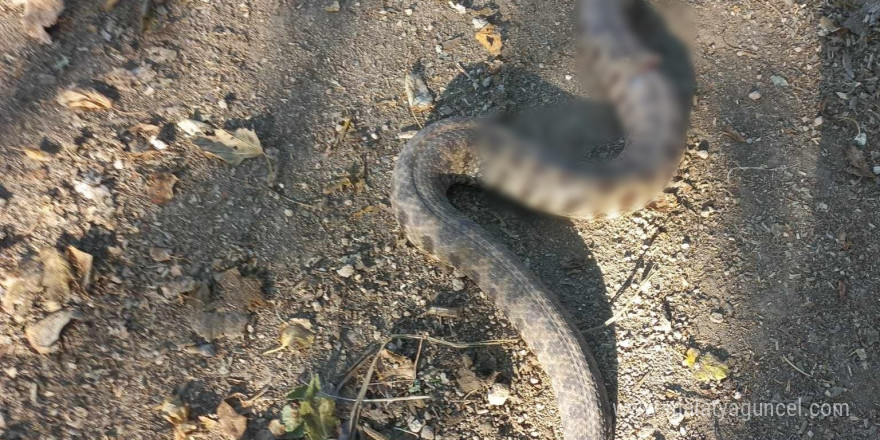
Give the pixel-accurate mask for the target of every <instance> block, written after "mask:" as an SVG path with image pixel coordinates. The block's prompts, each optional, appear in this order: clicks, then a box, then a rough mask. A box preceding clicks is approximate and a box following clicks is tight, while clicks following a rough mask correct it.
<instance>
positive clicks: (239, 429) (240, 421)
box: [217, 400, 247, 440]
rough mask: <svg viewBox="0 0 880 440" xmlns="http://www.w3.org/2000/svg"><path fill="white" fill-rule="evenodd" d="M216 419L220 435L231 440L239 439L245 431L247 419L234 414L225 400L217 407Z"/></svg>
mask: <svg viewBox="0 0 880 440" xmlns="http://www.w3.org/2000/svg"><path fill="white" fill-rule="evenodd" d="M217 419H218V426H219V427H220V433H221V434H223V435H224V436H225V437H226V438H229V439H231V440H238V439H240V438H241V437H242V436H244V432H245V431H246V430H247V417H245V416H243V415H241V414H239V413H237V412H235V409H233V408H232V406H230V405H229V404H228V403H226V401H225V400H224V401H222V402H220V406H218V407H217Z"/></svg>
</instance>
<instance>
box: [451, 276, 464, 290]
mask: <svg viewBox="0 0 880 440" xmlns="http://www.w3.org/2000/svg"><path fill="white" fill-rule="evenodd" d="M452 290H454V291H456V292H461V291H462V290H464V281H462V280H461V278H453V280H452Z"/></svg>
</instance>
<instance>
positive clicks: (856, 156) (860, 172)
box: [846, 145, 877, 178]
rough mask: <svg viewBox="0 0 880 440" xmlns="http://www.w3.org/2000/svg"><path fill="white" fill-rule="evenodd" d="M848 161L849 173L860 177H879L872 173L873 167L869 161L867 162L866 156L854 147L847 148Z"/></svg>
mask: <svg viewBox="0 0 880 440" xmlns="http://www.w3.org/2000/svg"><path fill="white" fill-rule="evenodd" d="M846 161H847V163H848V164H849V165H848V166H847V167H846V172H847V173H850V174H852V175H854V176H859V177H869V178H875V177H877V176H876V175H875V174H874V173H873V172H872V171H871V167H870V166H869V165H868V161H867V160H865V155H864V154H863V153H862V150H859V149H858V148H856V147H855V146H854V145H850V146H849V147H847V149H846Z"/></svg>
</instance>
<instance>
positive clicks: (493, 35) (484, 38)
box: [474, 24, 501, 56]
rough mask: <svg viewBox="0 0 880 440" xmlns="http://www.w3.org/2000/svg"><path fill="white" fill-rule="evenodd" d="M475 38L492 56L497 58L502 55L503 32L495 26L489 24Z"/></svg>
mask: <svg viewBox="0 0 880 440" xmlns="http://www.w3.org/2000/svg"><path fill="white" fill-rule="evenodd" d="M474 37H475V38H476V39H477V41H479V42H480V44H482V45H483V47H485V48H486V50H488V51H489V53H490V54H492V55H496V56H497V55H500V54H501V32H498V29H497V28H495V25H492V24H489V25H486V26H484V27H483V28H482V29H480V30H479V32H477V34H476V35H474Z"/></svg>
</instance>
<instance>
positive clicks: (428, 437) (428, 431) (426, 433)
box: [419, 425, 437, 440]
mask: <svg viewBox="0 0 880 440" xmlns="http://www.w3.org/2000/svg"><path fill="white" fill-rule="evenodd" d="M419 436H421V437H422V438H423V439H425V440H434V439H435V438H437V435H436V434H434V428H432V427H430V426H427V425H425V426H424V427H423V428H422V432H420V433H419Z"/></svg>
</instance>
